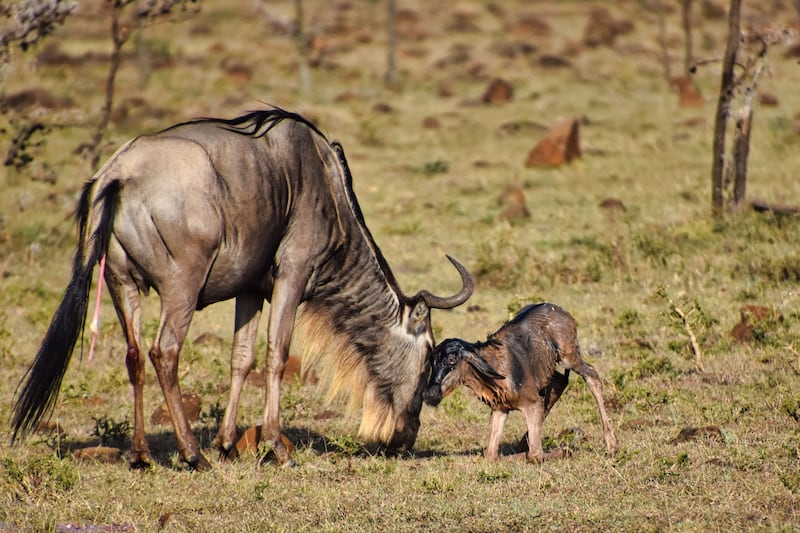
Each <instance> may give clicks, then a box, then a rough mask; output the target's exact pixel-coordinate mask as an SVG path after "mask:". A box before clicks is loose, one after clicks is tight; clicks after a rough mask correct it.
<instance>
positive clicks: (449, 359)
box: [445, 353, 458, 366]
mask: <svg viewBox="0 0 800 533" xmlns="http://www.w3.org/2000/svg"><path fill="white" fill-rule="evenodd" d="M457 362H458V356H457V355H456V354H454V353H451V354H448V356H447V359H445V363H446V364H447V366H454V365H455V364H456V363H457Z"/></svg>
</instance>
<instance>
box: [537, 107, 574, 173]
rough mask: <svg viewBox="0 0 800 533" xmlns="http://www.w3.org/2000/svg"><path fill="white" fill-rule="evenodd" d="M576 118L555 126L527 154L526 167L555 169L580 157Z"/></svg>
mask: <svg viewBox="0 0 800 533" xmlns="http://www.w3.org/2000/svg"><path fill="white" fill-rule="evenodd" d="M578 124H579V121H578V119H577V118H569V119H566V120H563V121H561V122H560V123H558V124H556V125H555V126H554V127H553V128H551V129H550V131H548V132H547V134H546V135H545V137H544V138H543V139H542V140H540V141H539V143H538V144H537V145H536V146H534V147H533V149H532V150H531V151H530V152H529V153H528V159H527V161H526V163H525V165H526V166H528V167H555V166H559V165H562V164H564V163H569V162H570V161H572V160H573V159H577V158H579V157H580V156H581V147H580V141H579V138H578Z"/></svg>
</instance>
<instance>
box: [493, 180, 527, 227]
mask: <svg viewBox="0 0 800 533" xmlns="http://www.w3.org/2000/svg"><path fill="white" fill-rule="evenodd" d="M497 203H498V204H500V206H501V207H502V210H501V211H500V217H499V218H500V220H505V221H508V222H512V223H513V222H515V221H518V220H521V219H523V218H528V217H530V216H531V212H530V211H529V210H528V206H527V205H526V203H525V191H524V190H522V187H520V186H519V185H517V184H515V183H510V184H508V185H507V186H506V188H505V189H503V192H502V193H500V197H499V198H498V199H497Z"/></svg>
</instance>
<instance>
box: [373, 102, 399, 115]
mask: <svg viewBox="0 0 800 533" xmlns="http://www.w3.org/2000/svg"><path fill="white" fill-rule="evenodd" d="M372 110H373V111H374V112H376V113H381V114H383V115H389V114H391V113H393V112H394V109H392V106H391V105H389V104H387V103H386V102H378V103H376V104H375V105H373V106H372Z"/></svg>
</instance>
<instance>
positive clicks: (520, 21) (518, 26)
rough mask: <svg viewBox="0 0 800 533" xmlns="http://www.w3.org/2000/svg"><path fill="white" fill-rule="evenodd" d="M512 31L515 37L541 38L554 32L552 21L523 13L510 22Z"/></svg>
mask: <svg viewBox="0 0 800 533" xmlns="http://www.w3.org/2000/svg"><path fill="white" fill-rule="evenodd" d="M509 31H510V33H511V34H512V35H514V36H515V37H524V38H531V37H534V38H541V37H549V36H550V34H552V33H553V28H552V26H550V23H549V22H547V21H546V20H545V19H543V18H542V17H539V16H537V15H533V14H522V15H520V16H519V17H517V19H516V20H514V21H513V22H512V23H511V24H510V29H509Z"/></svg>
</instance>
